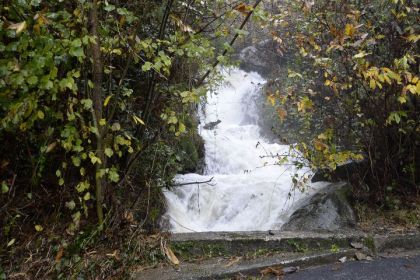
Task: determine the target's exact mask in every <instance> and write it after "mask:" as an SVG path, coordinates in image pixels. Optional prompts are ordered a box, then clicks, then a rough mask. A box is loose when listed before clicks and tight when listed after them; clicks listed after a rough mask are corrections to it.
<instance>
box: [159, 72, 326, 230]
mask: <svg viewBox="0 0 420 280" xmlns="http://www.w3.org/2000/svg"><path fill="white" fill-rule="evenodd" d="M224 76H225V79H224V82H223V84H222V85H221V86H219V87H218V88H217V89H216V90H214V91H211V92H209V93H208V96H207V102H206V104H205V105H204V108H203V110H202V112H201V113H200V120H201V124H200V126H199V131H200V134H201V136H202V137H203V139H204V141H205V171H204V175H199V174H186V175H178V176H177V177H176V181H177V182H178V183H179V184H183V183H191V182H206V181H209V182H207V183H200V184H187V185H183V186H179V187H174V188H172V189H171V190H165V191H164V194H165V197H166V202H167V213H166V214H165V217H166V219H167V220H168V221H169V222H170V226H171V231H172V232H192V231H198V232H205V231H264V230H270V229H273V230H275V229H280V228H281V226H282V225H283V224H284V223H285V222H287V220H288V218H289V217H290V215H291V214H292V213H293V211H295V210H296V209H297V207H298V206H299V204H300V203H301V202H302V201H303V200H304V199H305V198H308V197H310V196H311V195H312V194H313V193H315V191H316V190H317V189H318V188H320V187H321V186H322V183H317V184H309V185H308V186H307V188H306V190H305V191H304V192H301V191H300V190H294V189H293V182H292V177H293V175H294V174H299V175H303V174H305V173H306V174H308V173H310V171H309V170H308V169H305V168H303V169H300V170H297V169H296V168H295V166H294V165H293V164H283V165H280V164H278V158H277V157H276V156H275V155H278V154H287V153H288V152H289V145H280V144H277V143H270V141H268V140H267V139H265V138H264V137H263V136H262V135H263V133H262V131H261V128H260V127H259V126H258V120H259V118H260V116H259V111H260V110H258V104H260V106H261V101H259V102H258V99H260V100H261V94H262V87H263V85H264V84H265V80H264V79H263V78H262V77H261V76H260V75H258V74H257V73H253V72H252V73H247V72H244V71H242V70H239V69H231V70H229V71H225V72H224ZM218 120H220V121H221V122H220V123H219V124H217V125H216V126H215V127H214V128H212V129H205V128H204V126H205V125H206V124H209V123H212V122H217V121H218ZM206 128H207V127H206Z"/></svg>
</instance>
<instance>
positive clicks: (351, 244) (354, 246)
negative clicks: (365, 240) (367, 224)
mask: <svg viewBox="0 0 420 280" xmlns="http://www.w3.org/2000/svg"><path fill="white" fill-rule="evenodd" d="M350 246H351V247H353V248H354V249H362V248H363V244H362V243H360V242H351V243H350Z"/></svg>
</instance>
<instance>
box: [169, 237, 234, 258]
mask: <svg viewBox="0 0 420 280" xmlns="http://www.w3.org/2000/svg"><path fill="white" fill-rule="evenodd" d="M172 248H173V250H174V252H175V254H176V255H177V256H179V257H180V258H181V259H182V260H189V261H191V260H194V259H197V258H200V259H201V258H203V257H204V258H213V257H220V256H228V255H230V254H229V251H228V250H227V248H226V247H225V246H223V245H222V244H208V243H203V242H200V241H184V242H176V243H174V244H172Z"/></svg>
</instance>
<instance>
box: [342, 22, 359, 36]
mask: <svg viewBox="0 0 420 280" xmlns="http://www.w3.org/2000/svg"><path fill="white" fill-rule="evenodd" d="M355 33H356V28H355V27H354V25H353V24H346V28H345V31H344V34H346V36H349V37H353V36H354V34H355Z"/></svg>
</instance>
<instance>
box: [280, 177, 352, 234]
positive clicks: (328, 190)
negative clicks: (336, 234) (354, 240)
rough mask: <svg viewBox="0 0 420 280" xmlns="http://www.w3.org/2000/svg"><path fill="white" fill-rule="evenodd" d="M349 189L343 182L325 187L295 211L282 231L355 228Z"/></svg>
mask: <svg viewBox="0 0 420 280" xmlns="http://www.w3.org/2000/svg"><path fill="white" fill-rule="evenodd" d="M350 188H351V186H350V185H349V184H348V183H345V182H340V183H332V184H330V185H328V186H326V187H325V188H324V189H323V190H322V191H320V192H318V193H317V194H315V195H314V196H313V197H311V198H310V199H309V200H308V201H307V202H306V203H304V204H303V206H302V207H301V208H300V209H298V210H297V211H295V212H294V213H293V214H292V216H291V217H290V219H289V221H288V222H287V223H286V224H284V225H283V227H282V230H289V231H312V230H328V231H334V230H339V229H346V228H353V227H355V226H356V216H355V214H354V212H353V209H352V207H351V206H350V203H349V201H348V193H349V192H350Z"/></svg>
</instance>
